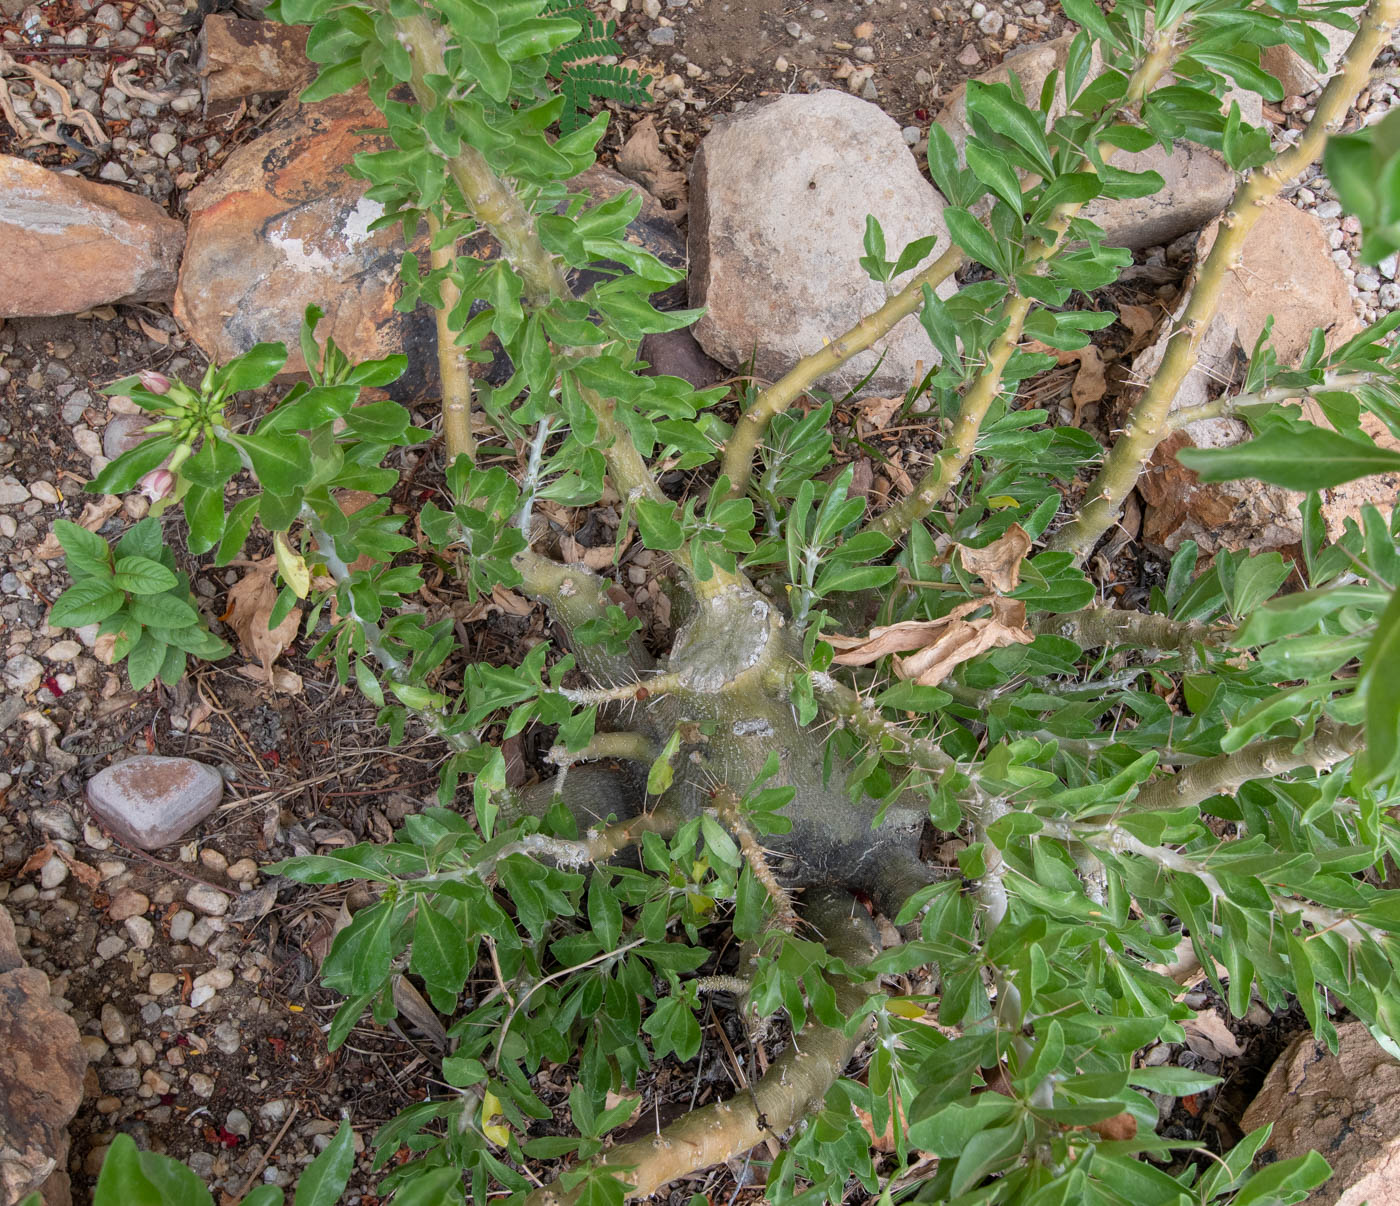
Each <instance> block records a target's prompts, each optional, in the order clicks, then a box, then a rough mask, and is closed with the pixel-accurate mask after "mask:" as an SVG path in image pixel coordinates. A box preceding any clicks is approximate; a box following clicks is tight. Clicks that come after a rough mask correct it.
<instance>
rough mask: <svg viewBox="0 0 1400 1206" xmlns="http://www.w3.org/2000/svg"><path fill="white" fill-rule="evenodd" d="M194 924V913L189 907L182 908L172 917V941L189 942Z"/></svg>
mask: <svg viewBox="0 0 1400 1206" xmlns="http://www.w3.org/2000/svg"><path fill="white" fill-rule="evenodd" d="M193 925H194V914H193V913H191V912H190V911H189V910H188V909H181V910H180V911H179V912H178V913H176V914H175V916H174V917H172V918H171V919H170V940H171V941H172V942H187V941H188V940H189V936H190V927H191V926H193Z"/></svg>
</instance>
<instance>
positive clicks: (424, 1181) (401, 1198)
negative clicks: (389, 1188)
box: [394, 1164, 462, 1206]
mask: <svg viewBox="0 0 1400 1206" xmlns="http://www.w3.org/2000/svg"><path fill="white" fill-rule="evenodd" d="M461 1203H462V1170H461V1169H459V1168H458V1167H457V1166H456V1165H455V1164H449V1165H446V1166H444V1167H441V1168H430V1169H427V1170H425V1171H424V1172H421V1173H418V1174H417V1175H416V1176H415V1177H414V1178H413V1179H412V1180H411V1181H405V1182H404V1183H403V1185H402V1186H401V1187H400V1188H399V1189H397V1190H396V1191H395V1192H394V1206H461Z"/></svg>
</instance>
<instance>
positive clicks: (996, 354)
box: [861, 24, 1176, 540]
mask: <svg viewBox="0 0 1400 1206" xmlns="http://www.w3.org/2000/svg"><path fill="white" fill-rule="evenodd" d="M1175 33H1176V26H1175V24H1172V25H1166V26H1163V27H1162V29H1160V30H1158V31H1157V33H1156V34H1155V35H1154V36H1153V40H1152V49H1151V51H1150V52H1149V53H1148V55H1147V57H1146V58H1145V59H1144V60H1143V61H1142V63H1141V64H1140V65H1139V67H1138V69H1137V70H1136V71H1135V72H1133V75H1132V78H1131V79H1130V80H1129V81H1128V90H1127V94H1126V95H1125V97H1124V99H1123V107H1125V108H1126V107H1131V106H1134V105H1139V104H1141V102H1142V100H1143V98H1144V97H1145V96H1146V95H1147V93H1148V92H1149V91H1151V89H1152V87H1153V86H1154V85H1155V84H1156V82H1157V81H1158V80H1159V79H1160V78H1161V77H1162V75H1163V74H1164V73H1165V72H1166V70H1167V68H1168V67H1169V66H1170V65H1171V61H1172V58H1173V57H1174V52H1173V50H1172V41H1173V38H1174V37H1175ZM1117 150H1118V148H1116V147H1114V146H1112V145H1111V144H1109V143H1107V142H1105V143H1101V144H1100V145H1099V146H1098V152H1099V154H1100V156H1101V157H1102V159H1103V161H1104V162H1108V161H1110V160H1111V159H1112V158H1113V156H1114V155H1115V154H1116V152H1117ZM1091 166H1092V165H1091V161H1090V160H1089V159H1088V157H1087V156H1086V157H1085V160H1084V163H1083V165H1082V167H1083V168H1084V169H1085V170H1089V169H1091ZM1082 208H1083V203H1082V202H1067V203H1065V204H1063V205H1057V206H1056V207H1055V210H1054V212H1053V213H1052V215H1051V217H1050V219H1049V221H1047V222H1046V227H1047V230H1048V232H1049V235H1050V237H1049V238H1048V239H1046V238H1039V239H1036V240H1035V241H1034V242H1032V243H1031V244H1030V245H1029V246H1028V247H1027V248H1026V250H1025V258H1024V261H1023V270H1029V271H1030V272H1032V273H1034V274H1036V275H1044V274H1045V273H1046V272H1047V271H1048V269H1049V261H1050V260H1051V259H1052V258H1053V257H1054V255H1055V253H1056V252H1058V251H1059V250H1060V248H1061V247H1062V246H1063V245H1064V243H1065V239H1066V237H1067V236H1068V234H1069V226H1070V222H1071V221H1072V220H1073V219H1074V216H1075V215H1076V214H1077V213H1078V212H1079V211H1080V209H1082ZM1032 304H1033V303H1032V299H1031V298H1029V297H1025V296H1023V295H1021V294H1018V293H1014V292H1013V293H1012V294H1011V295H1010V296H1008V298H1007V299H1006V302H1005V303H1004V304H1003V306H1002V312H1001V322H1002V323H1004V324H1005V325H1004V326H1003V328H1002V332H1001V334H1000V335H999V336H998V337H997V338H996V340H995V341H993V343H992V346H991V347H990V348H989V349H988V350H987V362H986V364H985V365H984V366H983V368H982V371H981V372H980V373H979V374H978V376H977V379H976V380H975V381H974V382H973V384H972V387H971V388H970V389H969V390H968V391H967V393H966V394H964V395H963V399H962V404H961V405H960V406H959V408H958V417H957V420H956V421H955V422H954V424H953V431H952V434H951V435H950V437H949V439H948V443H947V444H946V445H945V446H944V448H943V451H942V452H940V453H939V454H938V456H937V458H936V459H935V462H934V466H933V468H932V469H930V470H929V471H928V472H927V473H926V474H924V476H923V477H922V478H920V479H919V481H918V482H917V483H916V484H915V486H914V489H913V492H912V493H910V494H909V495H908V496H907V497H905V498H904V499H902V500H900V501H899V502H898V503H896V504H895V505H894V506H893V507H891V508H890V509H889V510H888V511H886V512H885V513H884V514H883V515H881V516H879V517H878V518H876V519H874V520H872V521H871V522H870V523H868V524H866V525H865V527H864V528H862V529H861V534H862V535H863V534H864V533H865V532H880V533H883V534H884V535H886V536H888V537H889V538H890V539H891V540H898V539H899V538H900V537H901V536H903V535H904V533H905V532H907V531H909V529H910V528H912V527H913V526H914V525H915V524H916V523H918V522H919V520H921V519H922V518H923V517H924V516H925V515H927V514H928V513H929V512H930V511H932V510H933V508H934V507H936V506H937V505H938V504H939V503H940V502H942V501H943V499H944V498H945V497H946V496H947V494H948V492H949V491H950V490H952V489H953V487H954V486H955V485H956V484H957V483H958V482H959V481H960V480H961V479H962V475H963V470H964V469H965V468H966V467H967V463H968V461H969V460H971V459H972V454H973V453H974V452H975V451H976V450H977V436H978V433H979V432H980V431H981V429H982V421H983V420H984V419H985V418H986V417H987V411H988V410H990V409H991V406H992V403H993V402H995V401H996V400H997V398H998V397H999V396H1000V394H1001V377H1002V373H1003V372H1005V371H1006V365H1007V362H1008V361H1009V360H1010V359H1011V356H1012V354H1013V353H1014V352H1015V351H1016V345H1017V344H1018V343H1019V342H1020V340H1021V331H1022V329H1023V328H1024V326H1025V322H1026V318H1027V316H1028V315H1029V314H1030V310H1031V305H1032Z"/></svg>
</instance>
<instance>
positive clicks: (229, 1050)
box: [214, 1022, 243, 1055]
mask: <svg viewBox="0 0 1400 1206" xmlns="http://www.w3.org/2000/svg"><path fill="white" fill-rule="evenodd" d="M214 1046H216V1047H217V1048H218V1049H219V1050H220V1051H222V1052H223V1053H224V1054H225V1055H235V1054H237V1052H238V1049H239V1048H240V1047H241V1046H243V1036H242V1035H241V1034H239V1033H238V1024H237V1023H236V1022H220V1023H219V1024H218V1025H217V1026H215V1027H214Z"/></svg>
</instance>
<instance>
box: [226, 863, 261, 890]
mask: <svg viewBox="0 0 1400 1206" xmlns="http://www.w3.org/2000/svg"><path fill="white" fill-rule="evenodd" d="M228 877H229V879H231V880H233V882H234V883H236V884H246V883H251V882H252V881H253V880H255V879H257V877H258V864H257V863H255V862H254V861H253V860H252V859H251V858H240V859H239V860H238V861H237V862H236V863H230V864H229V866H228Z"/></svg>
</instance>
